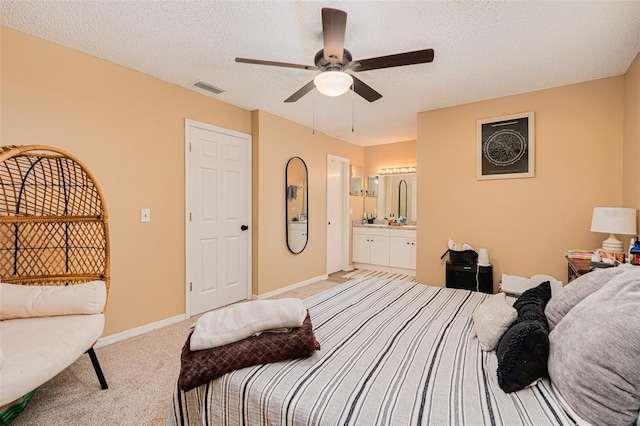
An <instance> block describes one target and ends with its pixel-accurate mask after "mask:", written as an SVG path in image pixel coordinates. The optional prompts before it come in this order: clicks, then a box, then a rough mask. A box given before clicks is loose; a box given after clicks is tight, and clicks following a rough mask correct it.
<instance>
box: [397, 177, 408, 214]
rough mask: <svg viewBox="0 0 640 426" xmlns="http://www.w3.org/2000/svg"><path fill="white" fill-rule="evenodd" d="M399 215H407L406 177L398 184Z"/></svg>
mask: <svg viewBox="0 0 640 426" xmlns="http://www.w3.org/2000/svg"><path fill="white" fill-rule="evenodd" d="M398 217H407V181H406V180H404V179H402V180H401V181H400V184H399V186H398Z"/></svg>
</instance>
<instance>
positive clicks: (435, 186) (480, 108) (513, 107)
mask: <svg viewBox="0 0 640 426" xmlns="http://www.w3.org/2000/svg"><path fill="white" fill-rule="evenodd" d="M623 90H624V77H622V76H620V77H613V78H607V79H602V80H596V81H591V82H587V83H582V84H575V85H570V86H564V87H559V88H554V89H548V90H541V91H537V92H532V93H526V94H522V95H517V96H510V97H505V98H499V99H493V100H488V101H484V102H477V103H472V104H468V105H461V106H456V107H452V108H446V109H440V110H436V111H429V112H423V113H420V114H419V115H418V142H417V143H418V146H417V152H418V212H419V226H418V254H417V255H418V259H419V261H418V269H417V278H418V281H420V282H424V283H428V284H432V285H438V286H443V285H444V283H445V267H444V262H443V261H440V255H441V254H442V253H443V252H444V251H445V250H446V247H447V239H448V238H453V239H454V240H456V241H459V242H462V241H466V242H468V243H470V244H471V245H472V246H474V247H475V248H481V247H484V248H488V249H489V256H490V259H491V262H492V263H493V265H494V286H497V284H498V281H499V280H500V277H501V274H502V273H506V274H519V275H533V274H550V275H553V276H556V277H557V278H558V279H561V280H563V281H565V282H566V280H567V277H566V275H567V274H566V263H565V260H564V257H563V252H564V250H566V249H569V248H595V247H599V246H600V245H601V241H602V240H603V239H605V237H606V236H604V235H602V234H596V233H592V232H590V231H589V227H590V221H591V213H592V209H593V207H594V206H598V205H602V206H620V205H621V203H622V161H621V159H622V146H623V144H622V135H623V133H622V129H623ZM527 111H534V112H535V144H536V145H535V149H536V154H535V155H536V158H535V160H536V164H535V168H536V176H535V178H531V179H505V180H485V181H477V180H476V120H478V119H482V118H491V117H499V116H501V115H504V114H514V113H520V112H527ZM636 117H637V115H636ZM636 167H637V163H636ZM625 239H626V238H625ZM627 244H628V242H627Z"/></svg>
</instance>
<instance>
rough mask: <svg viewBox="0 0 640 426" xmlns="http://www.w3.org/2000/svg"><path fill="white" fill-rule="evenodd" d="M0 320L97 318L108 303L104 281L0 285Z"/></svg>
mask: <svg viewBox="0 0 640 426" xmlns="http://www.w3.org/2000/svg"><path fill="white" fill-rule="evenodd" d="M0 296H1V297H0V320H8V319H14V318H31V317H46V316H56V315H79V314H98V313H100V312H102V310H103V309H104V305H105V303H106V301H107V289H106V286H105V283H104V281H91V282H88V283H84V284H75V285H68V286H33V285H18V284H6V283H0Z"/></svg>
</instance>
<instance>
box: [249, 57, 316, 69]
mask: <svg viewBox="0 0 640 426" xmlns="http://www.w3.org/2000/svg"><path fill="white" fill-rule="evenodd" d="M236 62H241V63H243V64H257V65H270V66H274V67H287V68H299V69H303V70H314V71H317V70H318V67H316V66H315V65H301V64H291V63H289V62H276V61H263V60H261V59H249V58H236Z"/></svg>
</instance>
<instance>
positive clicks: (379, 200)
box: [364, 173, 418, 221]
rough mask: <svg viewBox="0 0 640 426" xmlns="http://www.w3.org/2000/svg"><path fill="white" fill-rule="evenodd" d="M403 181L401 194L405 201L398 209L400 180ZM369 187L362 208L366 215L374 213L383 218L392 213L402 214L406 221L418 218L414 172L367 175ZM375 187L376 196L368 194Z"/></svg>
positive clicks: (394, 214)
mask: <svg viewBox="0 0 640 426" xmlns="http://www.w3.org/2000/svg"><path fill="white" fill-rule="evenodd" d="M403 180H404V181H405V183H404V184H403V185H402V188H403V190H402V191H403V192H404V194H405V195H403V196H402V199H403V200H406V203H403V206H404V208H403V209H402V212H401V211H400V210H401V209H400V204H401V203H400V199H401V196H400V194H401V190H400V182H401V181H403ZM372 182H374V184H373V185H372ZM367 183H368V184H369V187H368V188H367V197H365V202H364V209H365V213H367V214H368V215H374V216H375V217H377V218H378V219H384V218H388V217H390V215H393V216H394V217H399V216H404V217H406V218H407V220H408V221H416V220H418V214H417V213H418V212H417V202H416V200H417V194H418V192H417V177H416V174H415V173H407V174H397V175H380V176H369V177H368V178H367ZM373 187H375V188H376V194H377V197H371V196H369V193H370V192H373V191H372V188H373Z"/></svg>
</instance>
